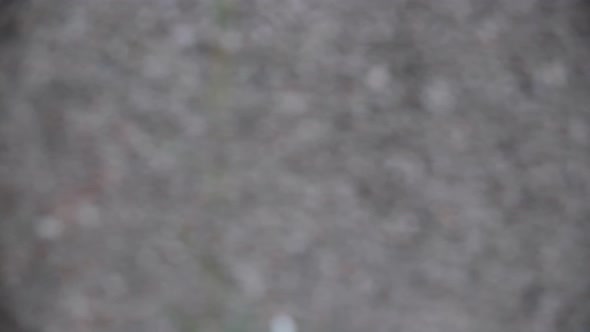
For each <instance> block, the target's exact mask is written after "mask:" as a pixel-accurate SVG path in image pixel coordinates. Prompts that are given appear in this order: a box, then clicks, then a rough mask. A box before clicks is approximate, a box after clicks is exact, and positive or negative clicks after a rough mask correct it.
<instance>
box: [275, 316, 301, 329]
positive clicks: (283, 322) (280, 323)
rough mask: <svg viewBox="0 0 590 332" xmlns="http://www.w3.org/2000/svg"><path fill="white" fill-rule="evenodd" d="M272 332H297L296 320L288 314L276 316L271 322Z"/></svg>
mask: <svg viewBox="0 0 590 332" xmlns="http://www.w3.org/2000/svg"><path fill="white" fill-rule="evenodd" d="M270 332H297V326H296V325H295V320H293V317H291V316H290V315H288V314H284V313H283V314H278V315H275V316H274V317H273V318H272V320H271V322H270Z"/></svg>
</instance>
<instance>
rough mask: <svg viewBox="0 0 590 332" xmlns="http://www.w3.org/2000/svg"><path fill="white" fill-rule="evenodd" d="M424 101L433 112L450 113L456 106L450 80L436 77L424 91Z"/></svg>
mask: <svg viewBox="0 0 590 332" xmlns="http://www.w3.org/2000/svg"><path fill="white" fill-rule="evenodd" d="M422 102H423V103H424V106H425V107H426V109H427V110H428V111H430V112H433V113H442V114H444V113H448V112H450V111H452V109H453V108H454V107H455V95H454V93H453V88H452V86H451V85H450V84H449V82H448V81H446V80H442V79H435V80H433V81H431V82H430V83H428V84H426V86H425V87H424V90H423V91H422Z"/></svg>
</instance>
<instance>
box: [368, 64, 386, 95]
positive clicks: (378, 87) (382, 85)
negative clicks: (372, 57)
mask: <svg viewBox="0 0 590 332" xmlns="http://www.w3.org/2000/svg"><path fill="white" fill-rule="evenodd" d="M365 84H366V85H367V87H369V89H371V90H373V91H375V92H383V91H384V90H386V89H387V88H388V87H389V85H390V84H391V75H390V74H389V68H388V66H386V65H376V66H373V67H371V68H370V69H369V71H368V72H367V76H366V78H365Z"/></svg>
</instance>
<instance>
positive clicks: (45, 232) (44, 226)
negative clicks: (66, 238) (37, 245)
mask: <svg viewBox="0 0 590 332" xmlns="http://www.w3.org/2000/svg"><path fill="white" fill-rule="evenodd" d="M64 229H65V225H64V222H63V220H61V219H58V218H56V217H54V216H48V217H45V218H43V219H41V220H39V222H38V225H37V227H36V232H37V236H38V237H40V238H42V239H45V240H56V239H58V238H59V237H60V236H61V235H62V234H63V232H64Z"/></svg>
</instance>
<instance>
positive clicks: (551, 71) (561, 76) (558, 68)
mask: <svg viewBox="0 0 590 332" xmlns="http://www.w3.org/2000/svg"><path fill="white" fill-rule="evenodd" d="M567 76H568V75H567V69H566V67H565V65H564V64H563V63H561V62H553V63H549V64H546V65H544V66H542V67H541V68H539V69H537V70H536V71H535V73H534V77H535V78H536V80H537V81H538V82H539V83H541V84H543V85H546V86H550V87H562V86H564V85H565V84H566V83H567Z"/></svg>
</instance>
